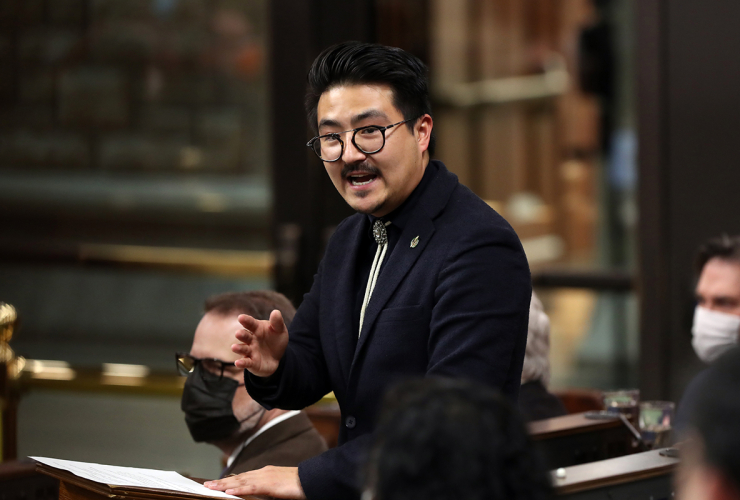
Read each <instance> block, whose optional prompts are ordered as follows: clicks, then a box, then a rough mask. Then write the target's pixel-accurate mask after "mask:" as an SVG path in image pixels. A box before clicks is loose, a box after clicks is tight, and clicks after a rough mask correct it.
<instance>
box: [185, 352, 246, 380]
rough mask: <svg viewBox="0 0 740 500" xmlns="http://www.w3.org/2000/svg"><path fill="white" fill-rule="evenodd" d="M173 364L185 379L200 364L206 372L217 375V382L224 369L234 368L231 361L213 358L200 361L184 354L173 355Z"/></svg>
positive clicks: (234, 364) (221, 376)
mask: <svg viewBox="0 0 740 500" xmlns="http://www.w3.org/2000/svg"><path fill="white" fill-rule="evenodd" d="M175 364H176V365H177V372H178V373H179V374H180V375H183V376H185V377H187V376H188V375H190V374H191V373H193V370H195V367H196V366H197V365H198V364H200V365H201V366H202V367H203V369H204V370H205V371H206V372H208V373H211V374H213V375H218V378H219V380H220V379H222V378H223V376H224V370H225V369H226V368H228V367H232V366H233V367H236V363H234V362H233V361H221V360H220V359H215V358H205V359H200V358H196V357H194V356H191V355H190V354H188V353H185V352H176V353H175Z"/></svg>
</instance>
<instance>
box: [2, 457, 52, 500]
mask: <svg viewBox="0 0 740 500" xmlns="http://www.w3.org/2000/svg"><path fill="white" fill-rule="evenodd" d="M0 498H2V499H3V500H56V499H57V498H59V481H57V480H56V479H54V478H52V477H49V476H46V475H44V474H41V473H39V472H37V471H36V462H34V461H33V460H30V459H25V460H11V461H9V462H3V463H1V464H0Z"/></svg>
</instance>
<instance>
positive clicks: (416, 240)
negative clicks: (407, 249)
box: [411, 236, 419, 248]
mask: <svg viewBox="0 0 740 500" xmlns="http://www.w3.org/2000/svg"><path fill="white" fill-rule="evenodd" d="M418 244H419V237H418V236H417V237H416V238H414V239H413V240H411V248H416V245H418Z"/></svg>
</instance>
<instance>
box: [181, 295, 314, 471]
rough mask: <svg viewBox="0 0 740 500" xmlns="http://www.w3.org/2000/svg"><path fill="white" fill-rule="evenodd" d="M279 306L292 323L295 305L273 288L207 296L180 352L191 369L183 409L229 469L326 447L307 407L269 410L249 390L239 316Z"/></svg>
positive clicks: (198, 436)
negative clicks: (237, 346)
mask: <svg viewBox="0 0 740 500" xmlns="http://www.w3.org/2000/svg"><path fill="white" fill-rule="evenodd" d="M275 309H277V310H279V311H280V312H281V313H282V315H283V318H284V319H285V322H286V323H287V324H290V322H291V320H292V319H293V315H294V314H295V308H294V307H293V305H292V304H291V303H290V301H289V300H288V299H287V298H286V297H285V296H284V295H282V294H280V293H277V292H272V291H251V292H236V293H224V294H221V295H216V296H214V297H211V298H209V299H208V300H206V303H205V314H204V315H203V318H202V319H201V320H200V323H198V327H197V328H196V330H195V336H194V338H193V345H192V347H191V348H190V353H189V354H185V353H178V354H177V364H178V369H179V370H180V372H181V373H182V374H183V375H185V374H187V377H188V378H187V380H186V381H185V388H184V389H183V394H182V402H181V406H182V410H183V412H185V422H186V423H187V425H188V429H189V430H190V434H191V435H192V437H193V439H194V440H195V441H197V442H207V443H210V444H212V445H214V446H217V447H218V448H219V449H220V450H221V451H222V452H223V453H224V458H225V462H226V468H225V469H224V471H223V473H222V477H223V476H224V475H229V474H238V473H241V472H245V471H249V470H254V469H260V468H262V467H265V466H267V465H278V466H296V465H298V463H299V462H301V461H303V460H305V459H307V458H311V457H313V456H315V455H318V454H319V453H321V452H323V451H325V450H326V449H327V447H326V443H325V442H324V440H323V438H322V437H321V436H320V435H319V433H318V432H317V431H316V430H315V429H314V427H313V425H312V424H311V421H310V420H309V419H308V417H307V416H306V414H305V413H303V412H300V411H286V410H279V409H273V410H269V411H268V410H266V409H265V408H263V407H262V406H260V404H259V403H257V402H256V401H255V400H253V399H252V398H251V397H250V396H249V394H248V393H247V391H245V390H244V370H242V369H241V368H237V367H236V366H235V365H234V361H235V360H237V359H239V356H238V355H237V354H234V352H233V351H232V350H231V346H232V344H233V343H234V331H235V330H236V329H238V328H240V325H239V322H238V321H237V319H236V318H237V316H238V315H239V314H249V315H251V316H253V317H255V318H263V319H264V318H269V317H270V313H271V312H272V311H273V310H275Z"/></svg>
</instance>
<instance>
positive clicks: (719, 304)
mask: <svg viewBox="0 0 740 500" xmlns="http://www.w3.org/2000/svg"><path fill="white" fill-rule="evenodd" d="M697 269H698V270H699V281H698V282H697V285H696V310H695V311H694V324H693V327H692V329H691V334H692V340H691V345H692V346H693V347H694V352H696V355H697V356H698V357H699V359H700V360H702V361H703V362H704V363H707V364H711V363H713V362H714V361H715V360H716V359H717V358H719V357H720V356H721V355H722V354H724V353H725V352H727V351H728V350H730V349H732V348H733V347H734V346H736V345H738V341H739V340H740V236H732V237H730V236H727V235H723V236H722V237H721V238H715V239H712V240H710V241H709V242H707V244H705V245H704V246H703V247H702V248H701V249H700V251H699V255H698V258H697ZM706 376H707V372H706V370H705V371H702V372H701V373H699V374H698V375H697V376H696V377H694V379H693V380H692V381H691V383H689V386H688V387H687V388H686V391H685V392H684V395H683V397H682V398H681V403H680V404H679V407H678V410H677V413H676V426H675V427H676V431H677V432H678V433H680V432H681V430H682V429H683V428H684V426H685V424H686V422H687V421H688V418H689V415H690V413H691V411H692V409H693V407H694V405H695V403H694V402H695V401H696V399H697V397H698V393H699V387H700V386H701V385H702V380H703V379H704V378H706Z"/></svg>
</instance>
